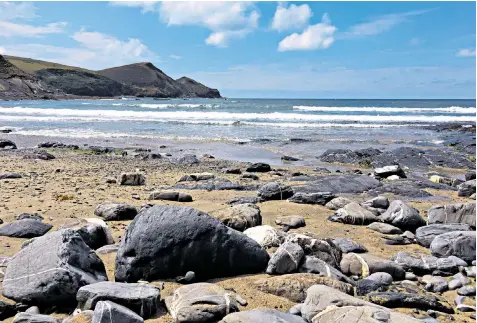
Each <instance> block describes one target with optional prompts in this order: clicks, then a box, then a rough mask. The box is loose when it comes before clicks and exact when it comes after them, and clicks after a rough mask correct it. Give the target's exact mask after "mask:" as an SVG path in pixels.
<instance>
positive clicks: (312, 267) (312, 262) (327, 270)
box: [299, 256, 353, 284]
mask: <svg viewBox="0 0 477 323" xmlns="http://www.w3.org/2000/svg"><path fill="white" fill-rule="evenodd" d="M299 271H300V272H301V273H311V274H320V275H322V276H325V277H330V278H333V279H335V280H338V281H342V282H346V283H350V284H352V283H353V282H352V281H351V279H349V278H348V277H347V276H345V275H344V274H343V273H342V272H341V271H339V270H338V269H336V268H334V267H332V266H330V265H329V264H327V263H326V262H324V261H323V260H321V259H319V258H317V257H315V256H305V260H304V261H303V263H302V264H301V266H300V269H299Z"/></svg>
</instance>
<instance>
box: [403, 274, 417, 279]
mask: <svg viewBox="0 0 477 323" xmlns="http://www.w3.org/2000/svg"><path fill="white" fill-rule="evenodd" d="M404 279H406V280H417V276H416V275H415V274H414V273H406V275H405V276H404Z"/></svg>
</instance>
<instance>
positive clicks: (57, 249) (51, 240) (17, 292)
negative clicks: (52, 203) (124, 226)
mask: <svg viewBox="0 0 477 323" xmlns="http://www.w3.org/2000/svg"><path fill="white" fill-rule="evenodd" d="M33 221H35V220H33ZM37 222H39V221H37ZM33 277H34V279H33ZM106 280H107V276H106V270H105V268H104V264H103V262H102V261H101V259H99V258H98V256H97V255H96V254H95V253H94V251H93V250H91V249H90V248H89V247H88V246H87V245H86V244H85V243H84V241H83V239H82V238H81V237H80V235H79V234H78V233H76V232H75V231H73V230H70V229H63V230H58V231H54V232H51V233H48V234H46V235H44V236H42V237H39V238H35V239H34V240H33V242H31V243H29V244H28V245H27V246H26V247H24V248H22V249H21V250H20V251H19V252H18V253H17V254H16V255H15V257H13V258H12V259H11V260H10V262H9V263H8V266H7V270H6V273H5V277H4V280H3V295H4V296H5V297H8V298H10V299H13V300H15V301H17V302H22V303H24V304H32V305H38V306H39V307H41V308H44V309H47V308H71V307H74V306H75V305H76V292H77V291H78V289H79V288H80V287H82V286H84V285H88V284H93V283H96V282H99V281H106Z"/></svg>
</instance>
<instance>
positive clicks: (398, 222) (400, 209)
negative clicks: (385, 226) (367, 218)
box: [380, 200, 426, 232]
mask: <svg viewBox="0 0 477 323" xmlns="http://www.w3.org/2000/svg"><path fill="white" fill-rule="evenodd" d="M380 218H381V220H382V221H383V222H386V223H389V224H392V225H394V226H396V227H398V228H399V229H401V230H409V231H412V232H414V231H415V230H416V229H417V228H419V227H422V226H424V225H426V221H425V220H424V218H423V217H421V216H420V215H419V211H418V210H416V209H415V208H413V207H411V206H409V205H407V204H406V203H404V202H403V201H400V200H394V201H392V202H391V204H390V205H389V208H388V209H387V210H386V212H384V213H383V214H382V215H381V216H380Z"/></svg>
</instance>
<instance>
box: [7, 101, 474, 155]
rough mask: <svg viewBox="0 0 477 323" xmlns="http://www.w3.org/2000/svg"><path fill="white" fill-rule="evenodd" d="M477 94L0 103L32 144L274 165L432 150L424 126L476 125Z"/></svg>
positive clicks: (435, 140) (16, 131) (433, 141)
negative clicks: (292, 159)
mask: <svg viewBox="0 0 477 323" xmlns="http://www.w3.org/2000/svg"><path fill="white" fill-rule="evenodd" d="M475 106H476V102H475V100H362V99H359V100H357V99H356V100H354V99H349V100H342V99H336V100H323V99H314V100H312V99H306V100H305V99H303V100H302V99H233V98H229V99H160V100H157V99H151V98H141V99H138V98H121V99H101V100H58V101H54V100H35V101H0V127H1V128H8V129H12V130H13V132H12V133H10V134H5V135H3V137H11V138H14V139H15V140H17V141H18V142H20V145H23V146H33V145H35V144H37V143H38V142H39V141H51V140H55V141H62V142H64V143H81V144H85V143H87V144H102V145H110V146H119V147H135V146H145V147H150V148H152V149H156V148H157V149H159V147H160V146H162V145H166V144H167V145H169V146H170V147H171V149H172V150H174V149H175V151H181V152H189V151H198V152H199V151H200V152H205V153H211V154H214V155H217V157H221V158H228V159H235V160H247V161H252V162H253V161H257V160H261V161H263V160H264V159H266V160H268V161H270V159H271V160H272V162H273V161H275V162H277V161H279V160H280V158H279V157H280V156H283V155H285V154H286V155H295V156H298V157H299V158H301V159H302V160H303V161H312V160H316V156H317V155H320V154H321V153H322V152H324V151H325V150H326V149H329V148H349V149H356V148H367V147H375V148H381V149H389V148H392V147H395V146H399V145H407V146H410V145H411V146H422V147H425V146H429V147H439V145H441V144H442V140H441V139H440V138H439V136H438V135H437V133H436V132H435V131H432V130H431V128H432V126H434V125H438V124H442V123H460V124H462V125H463V126H466V125H474V124H475V121H476V108H475Z"/></svg>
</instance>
